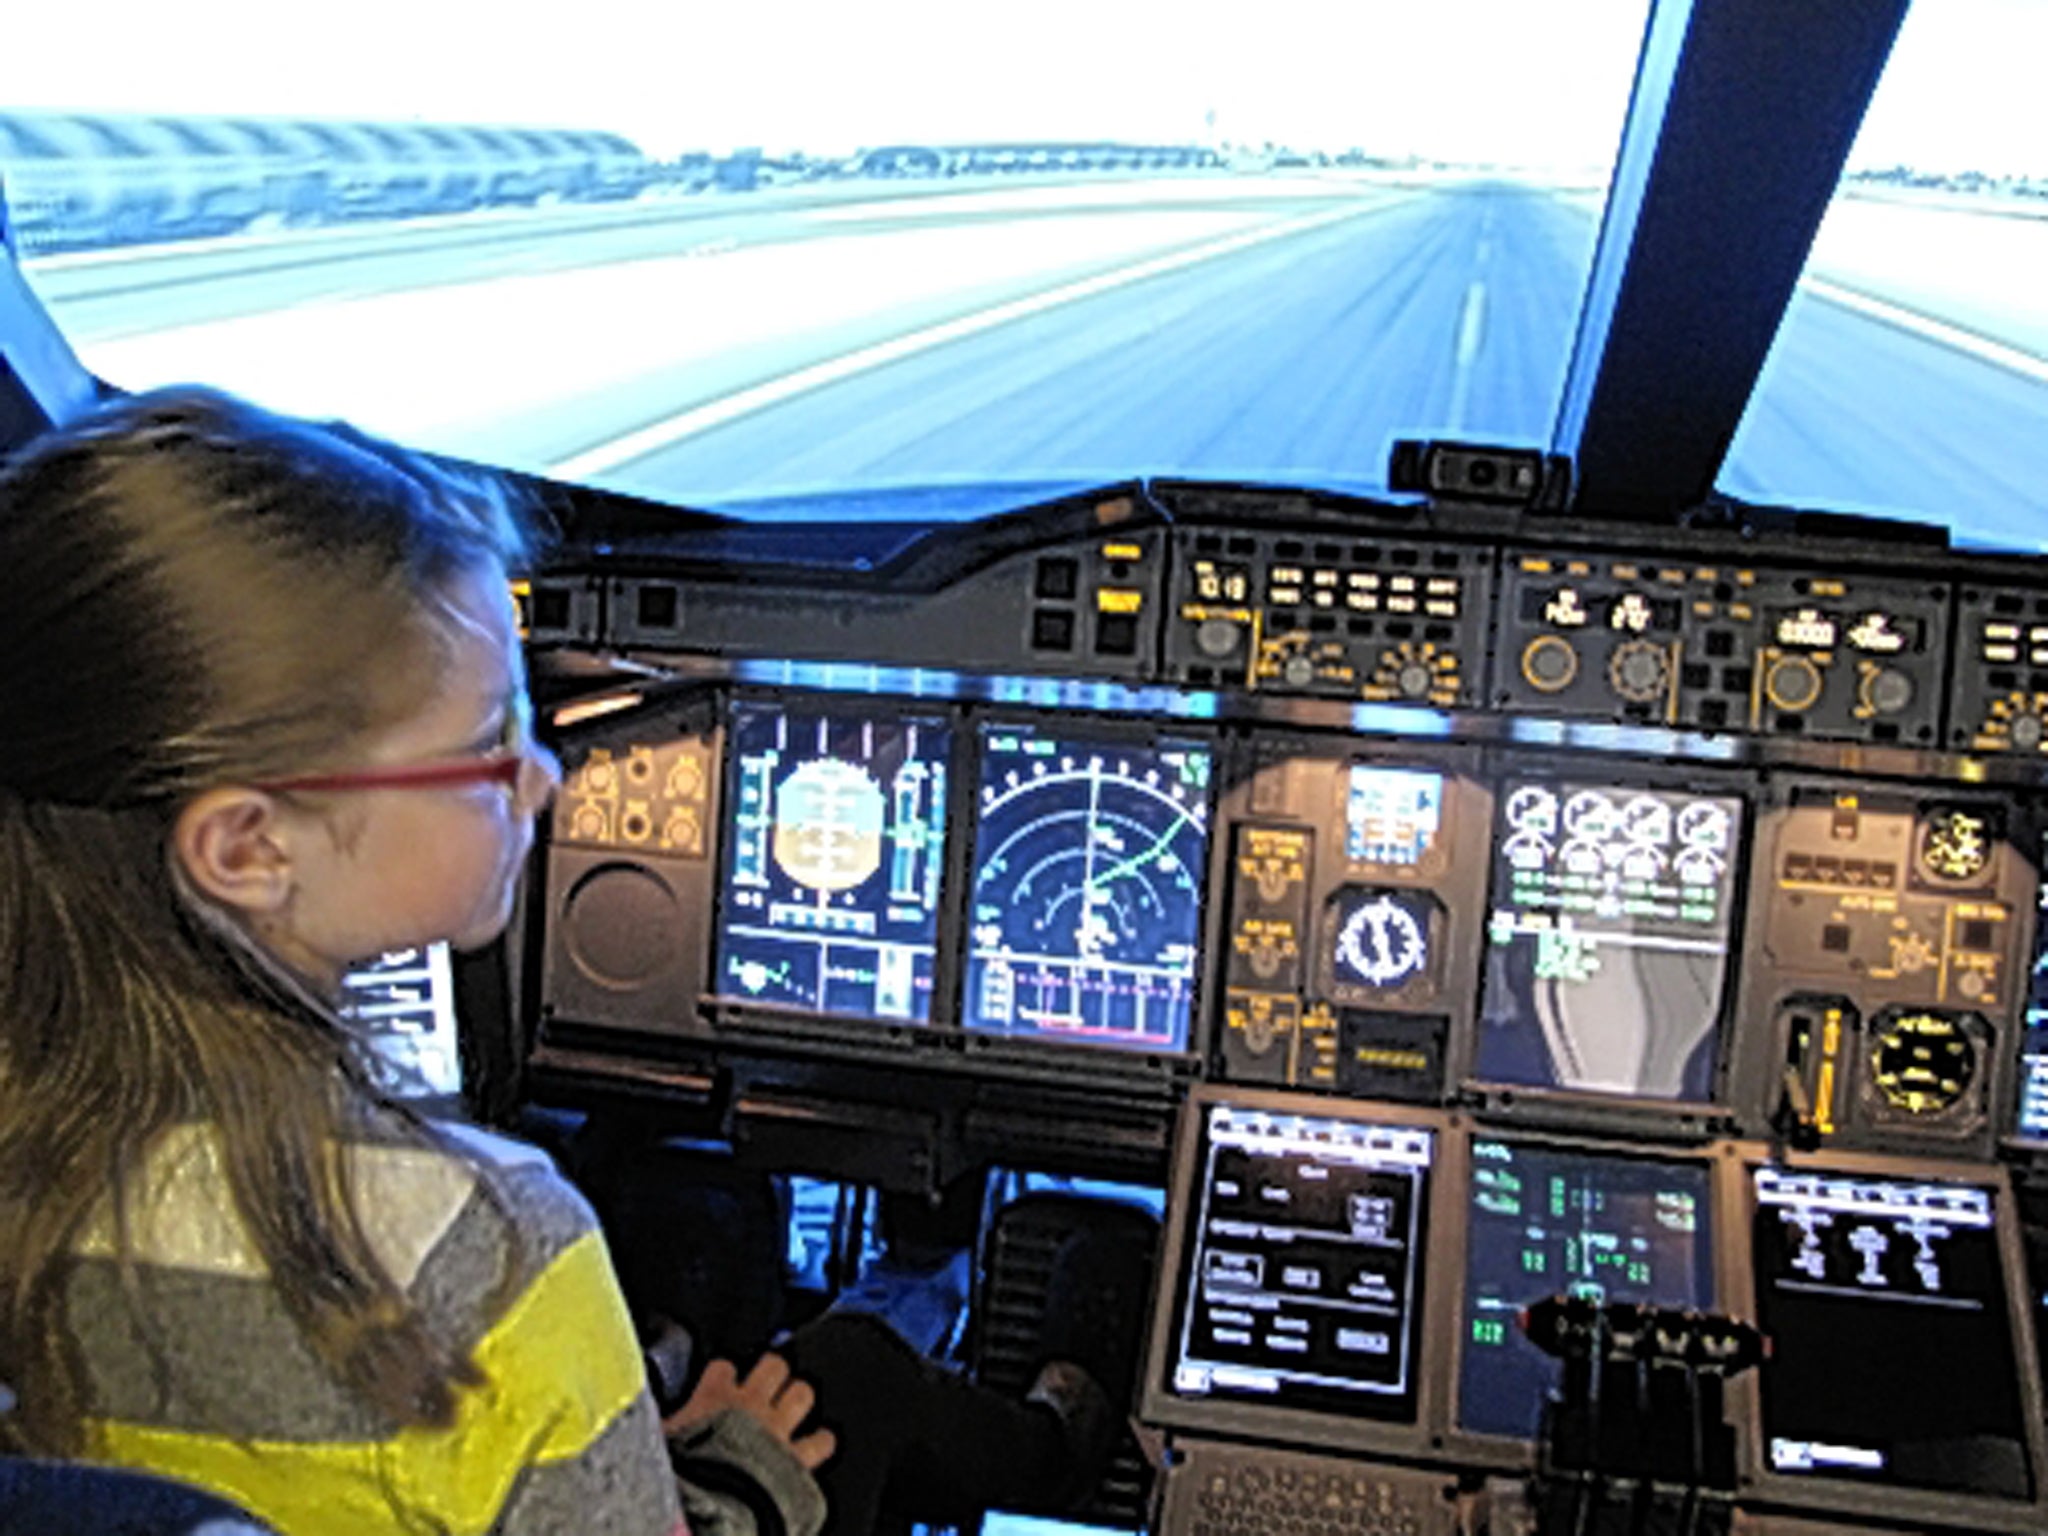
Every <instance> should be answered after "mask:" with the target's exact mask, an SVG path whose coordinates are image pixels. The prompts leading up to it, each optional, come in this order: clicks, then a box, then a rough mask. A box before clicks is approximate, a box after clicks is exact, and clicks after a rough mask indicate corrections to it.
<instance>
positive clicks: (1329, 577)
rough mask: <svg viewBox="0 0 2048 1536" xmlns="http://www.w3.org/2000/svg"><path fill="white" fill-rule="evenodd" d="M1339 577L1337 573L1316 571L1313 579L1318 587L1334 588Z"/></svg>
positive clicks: (1339, 574)
mask: <svg viewBox="0 0 2048 1536" xmlns="http://www.w3.org/2000/svg"><path fill="white" fill-rule="evenodd" d="M1341 576H1342V572H1339V571H1317V572H1316V573H1315V575H1314V578H1313V579H1314V581H1315V584H1316V585H1317V586H1319V587H1334V586H1336V585H1337V582H1338V580H1339V579H1340V577H1341Z"/></svg>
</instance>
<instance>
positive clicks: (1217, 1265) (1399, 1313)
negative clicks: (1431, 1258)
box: [1166, 1104, 1436, 1419]
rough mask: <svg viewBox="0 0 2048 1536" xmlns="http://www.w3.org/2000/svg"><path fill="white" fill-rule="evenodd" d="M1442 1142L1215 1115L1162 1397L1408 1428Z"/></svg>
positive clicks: (1401, 1129) (1293, 1119) (1356, 1126)
mask: <svg viewBox="0 0 2048 1536" xmlns="http://www.w3.org/2000/svg"><path fill="white" fill-rule="evenodd" d="M1435 1151H1436V1136H1435V1132H1433V1131H1432V1130H1430V1129H1429V1128H1427V1127H1424V1126H1414V1125H1380V1124H1374V1123H1371V1122H1367V1121H1358V1120H1346V1119H1341V1118H1338V1117H1336V1116H1324V1115H1313V1114H1291V1113H1283V1112H1275V1111H1270V1110H1255V1109H1250V1108H1246V1107H1243V1106H1238V1105H1231V1104H1211V1105H1209V1106H1208V1108H1207V1112H1206V1115H1205V1118H1204V1122H1203V1125H1202V1139H1201V1146H1200V1148H1199V1151H1198V1154H1197V1162H1196V1168H1195V1180H1194V1187H1193V1189H1192V1190H1191V1191H1189V1192H1188V1198H1189V1199H1190V1201H1191V1210H1190V1215H1189V1220H1188V1226H1187V1233H1188V1236H1187V1239H1186V1247H1187V1251H1186V1252H1185V1253H1184V1254H1183V1255H1182V1256H1181V1264H1180V1266H1179V1268H1178V1271H1177V1273H1178V1275H1179V1276H1180V1292H1179V1295H1180V1305H1179V1309H1178V1313H1177V1315H1176V1316H1175V1318H1174V1323H1173V1344H1172V1350H1173V1354H1172V1358H1171V1359H1170V1360H1169V1361H1168V1363H1167V1367H1166V1373H1167V1374H1166V1384H1167V1386H1168V1388H1169V1390H1170V1391H1172V1392H1173V1394H1174V1395H1175V1396H1178V1397H1186V1398H1223V1399H1230V1400H1236V1401H1244V1402H1258V1403H1265V1404H1270V1405H1272V1406H1274V1407H1279V1408H1290V1409H1309V1410H1317V1411H1330V1412H1336V1413H1342V1414H1345V1415H1347V1416H1351V1417H1357V1416H1361V1415H1362V1416H1366V1417H1370V1418H1377V1419H1412V1418H1413V1416H1414V1412H1415V1377H1416V1365H1415V1333H1416V1322H1417V1319H1418V1318H1419V1316H1420V1313H1421V1307H1422V1251H1423V1246H1422V1245H1423V1235H1424V1234H1423V1224H1424V1223H1423V1217H1424V1212H1425V1206H1426V1199H1427V1194H1428V1183H1429V1170H1430V1165H1431V1162H1432V1161H1433V1159H1434V1156H1435Z"/></svg>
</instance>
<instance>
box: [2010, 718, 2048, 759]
mask: <svg viewBox="0 0 2048 1536" xmlns="http://www.w3.org/2000/svg"><path fill="white" fill-rule="evenodd" d="M2044 738H2048V726H2044V725H2043V723H2042V720H2041V717H2040V716H2039V715H2037V714H2034V713H2033V712H2031V711H2029V712H2028V713H2026V714H2023V715H2014V716H2013V717H2012V725H2011V727H2010V728H2009V729H2008V731H2007V737H2006V739H2007V740H2009V741H2010V742H2011V743H2012V749H2013V751H2015V752H2038V751H2039V750H2040V749H2041V742H2042V740H2043V739H2044Z"/></svg>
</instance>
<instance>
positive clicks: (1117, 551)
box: [1102, 544, 1145, 560]
mask: <svg viewBox="0 0 2048 1536" xmlns="http://www.w3.org/2000/svg"><path fill="white" fill-rule="evenodd" d="M1102 558H1103V559H1105V560H1142V559H1144V558H1145V546H1144V545H1142V544H1105V545H1103V546H1102Z"/></svg>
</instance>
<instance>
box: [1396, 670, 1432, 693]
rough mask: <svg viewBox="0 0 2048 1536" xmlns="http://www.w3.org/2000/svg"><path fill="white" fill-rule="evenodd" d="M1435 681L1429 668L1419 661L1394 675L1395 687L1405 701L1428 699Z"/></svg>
mask: <svg viewBox="0 0 2048 1536" xmlns="http://www.w3.org/2000/svg"><path fill="white" fill-rule="evenodd" d="M1435 681H1436V678H1435V676H1434V675H1433V674H1432V673H1431V672H1430V670H1429V668H1428V667H1426V666H1424V665H1423V664H1422V663H1421V662H1419V661H1411V662H1409V663H1408V664H1407V665H1406V666H1404V667H1402V668H1401V670H1400V671H1399V672H1397V673H1396V674H1395V675H1394V687H1395V689H1396V690H1397V691H1398V692H1399V693H1400V695H1401V697H1402V698H1404V699H1420V698H1426V697H1428V695H1429V689H1430V684H1432V683H1434V682H1435Z"/></svg>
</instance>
